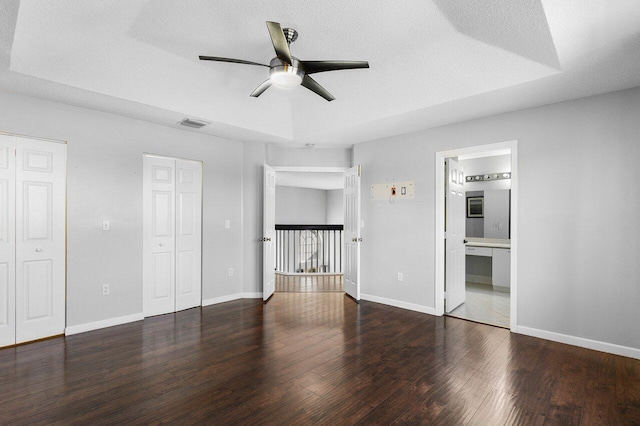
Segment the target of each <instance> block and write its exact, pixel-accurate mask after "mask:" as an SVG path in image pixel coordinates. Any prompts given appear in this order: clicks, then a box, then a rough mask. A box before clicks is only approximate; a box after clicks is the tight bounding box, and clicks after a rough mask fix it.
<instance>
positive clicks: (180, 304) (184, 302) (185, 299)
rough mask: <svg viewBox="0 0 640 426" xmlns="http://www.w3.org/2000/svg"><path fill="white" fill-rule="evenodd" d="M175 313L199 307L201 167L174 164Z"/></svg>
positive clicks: (188, 163)
mask: <svg viewBox="0 0 640 426" xmlns="http://www.w3.org/2000/svg"><path fill="white" fill-rule="evenodd" d="M176 176H177V182H176V197H177V200H178V206H177V211H176V216H177V217H176V229H177V236H176V256H177V257H176V310H177V311H180V310H183V309H189V308H193V307H195V306H200V305H202V272H201V271H202V163H201V162H199V161H186V160H176Z"/></svg>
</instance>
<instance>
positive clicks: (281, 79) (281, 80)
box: [269, 67, 302, 89]
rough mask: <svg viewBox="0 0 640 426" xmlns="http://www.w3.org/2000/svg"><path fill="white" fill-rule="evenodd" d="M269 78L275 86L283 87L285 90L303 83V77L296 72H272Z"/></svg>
mask: <svg viewBox="0 0 640 426" xmlns="http://www.w3.org/2000/svg"><path fill="white" fill-rule="evenodd" d="M289 69H291V70H295V68H293V67H289ZM269 78H270V79H271V82H272V83H273V84H274V85H275V86H278V87H283V88H285V89H289V88H291V87H296V86H299V85H300V83H302V77H300V76H299V75H298V74H297V73H296V72H290V71H284V70H281V71H274V72H272V73H271V75H270V77H269Z"/></svg>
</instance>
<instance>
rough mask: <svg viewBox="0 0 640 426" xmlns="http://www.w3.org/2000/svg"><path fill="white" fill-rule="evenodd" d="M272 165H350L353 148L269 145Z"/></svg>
mask: <svg viewBox="0 0 640 426" xmlns="http://www.w3.org/2000/svg"><path fill="white" fill-rule="evenodd" d="M266 155H267V164H269V165H270V166H307V167H350V165H351V149H343V148H311V149H310V148H306V147H301V148H287V147H278V146H273V145H268V146H267V154H266Z"/></svg>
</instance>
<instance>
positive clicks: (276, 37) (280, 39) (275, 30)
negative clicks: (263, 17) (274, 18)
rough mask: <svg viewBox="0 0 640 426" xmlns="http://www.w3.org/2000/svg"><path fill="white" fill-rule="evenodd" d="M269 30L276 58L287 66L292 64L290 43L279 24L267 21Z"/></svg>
mask: <svg viewBox="0 0 640 426" xmlns="http://www.w3.org/2000/svg"><path fill="white" fill-rule="evenodd" d="M267 28H268V29H269V35H270V36H271V43H273V48H274V49H275V51H276V56H277V57H278V58H279V59H282V60H283V61H285V62H286V63H287V64H291V63H292V60H291V50H290V49H289V43H287V39H286V37H285V36H284V33H283V32H282V27H281V26H280V24H279V23H277V22H271V21H267Z"/></svg>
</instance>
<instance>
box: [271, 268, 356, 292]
mask: <svg viewBox="0 0 640 426" xmlns="http://www.w3.org/2000/svg"><path fill="white" fill-rule="evenodd" d="M276 291H278V292H288V293H292V292H295V293H299V292H312V293H313V292H316V293H317V292H327V291H333V292H339V293H343V292H344V289H343V285H342V274H323V275H285V274H279V273H277V272H276Z"/></svg>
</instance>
